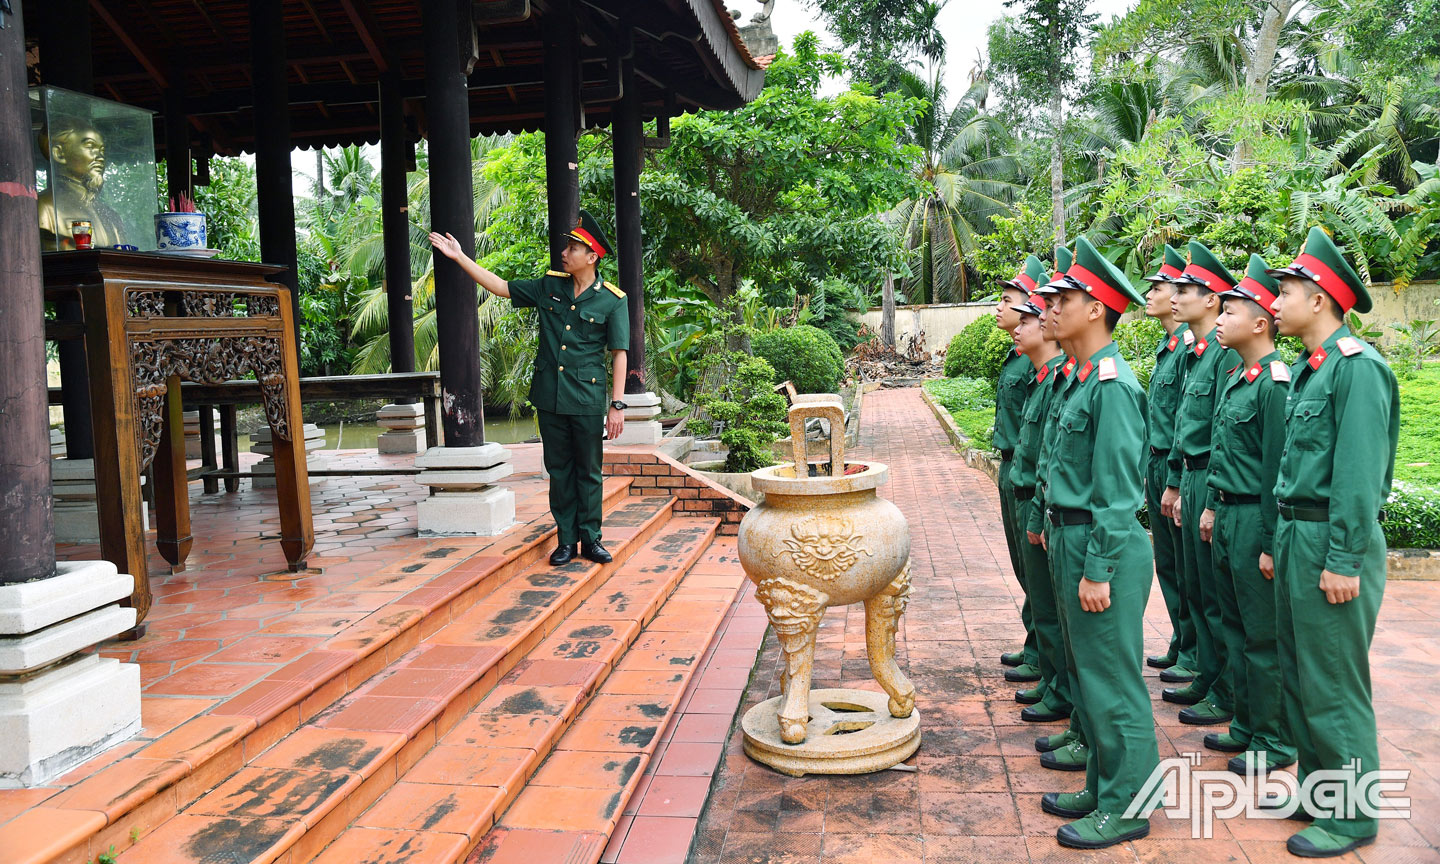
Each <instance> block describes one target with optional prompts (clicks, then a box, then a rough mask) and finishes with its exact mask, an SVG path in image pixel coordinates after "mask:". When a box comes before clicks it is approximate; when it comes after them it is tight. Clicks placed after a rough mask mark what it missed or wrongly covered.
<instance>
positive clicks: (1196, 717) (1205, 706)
mask: <svg viewBox="0 0 1440 864" xmlns="http://www.w3.org/2000/svg"><path fill="white" fill-rule="evenodd" d="M1234 719H1235V712H1233V711H1226V710H1225V709H1224V708H1216V707H1215V705H1214V703H1212V702H1211V701H1210V700H1209V699H1201V700H1200V701H1199V702H1196V703H1195V704H1194V705H1191V706H1190V707H1189V708H1184V709H1181V711H1180V722H1181V723H1184V724H1186V725H1188V726H1219V725H1220V724H1222V723H1229V722H1230V721H1231V720H1234Z"/></svg>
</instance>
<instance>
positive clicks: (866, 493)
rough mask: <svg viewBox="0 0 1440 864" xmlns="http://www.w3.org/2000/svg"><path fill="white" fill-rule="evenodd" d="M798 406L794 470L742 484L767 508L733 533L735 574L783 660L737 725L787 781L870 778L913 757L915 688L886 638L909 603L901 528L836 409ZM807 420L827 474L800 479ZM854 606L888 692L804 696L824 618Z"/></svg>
mask: <svg viewBox="0 0 1440 864" xmlns="http://www.w3.org/2000/svg"><path fill="white" fill-rule="evenodd" d="M799 398H800V400H801V401H798V402H797V403H796V404H794V405H792V406H791V408H790V414H789V420H790V428H791V440H792V441H793V442H794V448H795V461H794V462H793V463H786V464H783V465H776V466H773V467H770V468H762V469H760V470H759V471H755V472H753V473H752V474H751V475H750V476H751V479H752V481H753V482H754V484H755V488H756V490H757V491H760V492H763V493H764V495H765V500H764V503H762V504H760V505H759V506H757V507H756V508H755V509H753V510H751V511H750V512H749V513H748V514H746V516H745V519H744V520H743V521H742V522H741V523H740V538H739V540H740V544H739V552H740V564H741V566H743V567H744V568H745V575H746V576H748V577H749V579H750V581H752V582H754V583H755V588H756V590H755V596H756V598H757V599H758V600H759V601H760V602H761V603H762V604H764V606H765V612H766V614H767V615H768V616H769V618H770V624H771V626H773V627H774V628H775V632H776V633H777V634H778V636H779V639H780V647H781V650H782V651H783V652H784V666H783V667H782V669H781V672H780V681H781V687H782V689H783V693H782V694H781V695H780V696H778V697H776V698H774V699H770V700H767V701H765V702H762V703H760V704H759V705H757V706H755V707H754V708H752V709H751V710H750V711H748V712H747V713H746V715H745V717H744V719H743V720H742V721H741V725H742V728H743V729H744V732H745V752H746V753H747V754H748V755H749V756H750V757H751V758H753V759H755V760H757V761H759V762H762V763H764V764H767V765H769V766H771V767H772V768H775V769H776V770H778V771H781V772H783V773H786V774H791V775H794V776H800V775H803V774H860V773H865V772H868V771H878V770H881V769H884V768H888V767H890V766H892V765H894V764H896V763H898V762H901V761H903V760H905V759H907V758H909V756H910V755H911V754H912V753H914V752H915V750H916V748H918V747H919V746H920V719H919V714H918V713H917V712H916V711H915V687H914V686H913V685H912V684H911V683H910V681H909V680H908V679H907V678H906V677H905V674H904V673H903V672H901V671H900V667H899V666H898V665H897V664H896V662H895V633H896V631H897V630H898V629H899V621H900V616H901V614H903V613H904V611H905V605H906V603H907V602H908V598H909V595H910V527H909V525H908V524H907V523H906V521H905V517H904V516H903V515H902V514H901V513H900V509H899V508H898V507H896V506H895V505H894V504H892V503H891V502H890V501H888V500H886V499H884V498H881V497H879V496H878V495H876V489H877V488H878V487H879V486H880V485H881V484H882V483H884V482H885V480H886V479H887V475H888V469H887V468H886V466H884V465H882V464H879V463H876V462H859V461H849V462H847V461H846V460H845V420H844V411H843V408H842V407H841V404H840V400H839V398H838V397H830V396H819V397H817V396H802V397H799ZM812 417H816V418H821V419H824V420H827V421H828V422H829V426H830V464H829V466H828V467H829V473H828V474H824V473H822V474H819V475H817V476H809V466H808V464H807V459H806V445H805V421H806V420H808V419H810V418H812ZM796 466H801V470H800V471H799V472H797V470H796ZM797 473H798V476H797ZM851 603H864V604H865V647H866V650H867V653H868V655H869V659H870V671H871V673H872V674H873V675H874V676H875V679H876V681H878V682H879V684H880V686H881V688H883V689H884V691H885V692H884V693H875V692H873V691H869V690H856V689H831V690H816V691H813V692H812V691H811V690H810V675H811V671H812V667H813V665H814V660H815V637H816V634H817V630H818V628H819V626H820V620H821V619H822V618H823V617H824V616H825V610H826V609H828V608H829V607H831V606H846V605H849V604H851Z"/></svg>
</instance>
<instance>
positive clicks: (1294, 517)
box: [1277, 501, 1389, 522]
mask: <svg viewBox="0 0 1440 864" xmlns="http://www.w3.org/2000/svg"><path fill="white" fill-rule="evenodd" d="M1277 506H1278V507H1279V509H1280V515H1281V516H1284V517H1285V518H1286V519H1289V520H1291V521H1292V522H1329V521H1330V505H1328V504H1286V503H1285V502H1284V501H1281V502H1280V503H1279V505H1277ZM1387 518H1389V514H1388V513H1386V512H1385V511H1384V510H1381V511H1380V512H1379V513H1377V514H1376V515H1375V519H1376V521H1379V522H1384V521H1385V520H1386V519H1387Z"/></svg>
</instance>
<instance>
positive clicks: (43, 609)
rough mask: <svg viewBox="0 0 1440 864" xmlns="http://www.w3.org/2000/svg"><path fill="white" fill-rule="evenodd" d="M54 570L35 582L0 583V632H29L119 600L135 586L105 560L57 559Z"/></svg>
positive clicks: (127, 594) (10, 633) (129, 578)
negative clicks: (48, 576) (48, 575)
mask: <svg viewBox="0 0 1440 864" xmlns="http://www.w3.org/2000/svg"><path fill="white" fill-rule="evenodd" d="M55 574H56V575H54V576H52V577H50V578H49V579H40V580H37V581H35V582H21V583H18V584H10V585H0V633H5V634H9V635H14V634H19V633H33V632H35V631H36V630H39V629H41V628H43V627H48V626H50V625H51V624H54V623H55V622H57V621H63V620H65V619H66V618H73V617H74V616H76V615H81V614H83V613H85V612H89V611H90V610H91V609H99V608H100V607H102V606H108V605H109V604H111V603H114V602H116V601H117V600H123V599H124V598H126V597H129V596H130V594H131V592H133V591H134V590H135V580H134V579H133V578H132V577H131V576H130V575H129V574H128V573H118V572H116V570H115V565H114V564H111V563H110V562H109V561H60V562H57V563H56V565H55ZM115 632H117V633H118V632H120V631H118V630H117V631H115ZM111 635H114V634H111Z"/></svg>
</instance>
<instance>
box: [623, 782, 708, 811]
mask: <svg viewBox="0 0 1440 864" xmlns="http://www.w3.org/2000/svg"><path fill="white" fill-rule="evenodd" d="M709 794H710V778H708V777H671V776H664V775H657V776H656V777H655V778H654V779H653V780H651V781H650V785H649V787H648V788H647V789H646V790H645V799H644V800H643V801H642V802H640V809H639V811H638V812H639V814H640V815H641V816H685V817H690V818H698V817H699V816H700V812H701V811H702V810H703V809H704V808H705V799H706V798H707V797H708V796H709Z"/></svg>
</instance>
